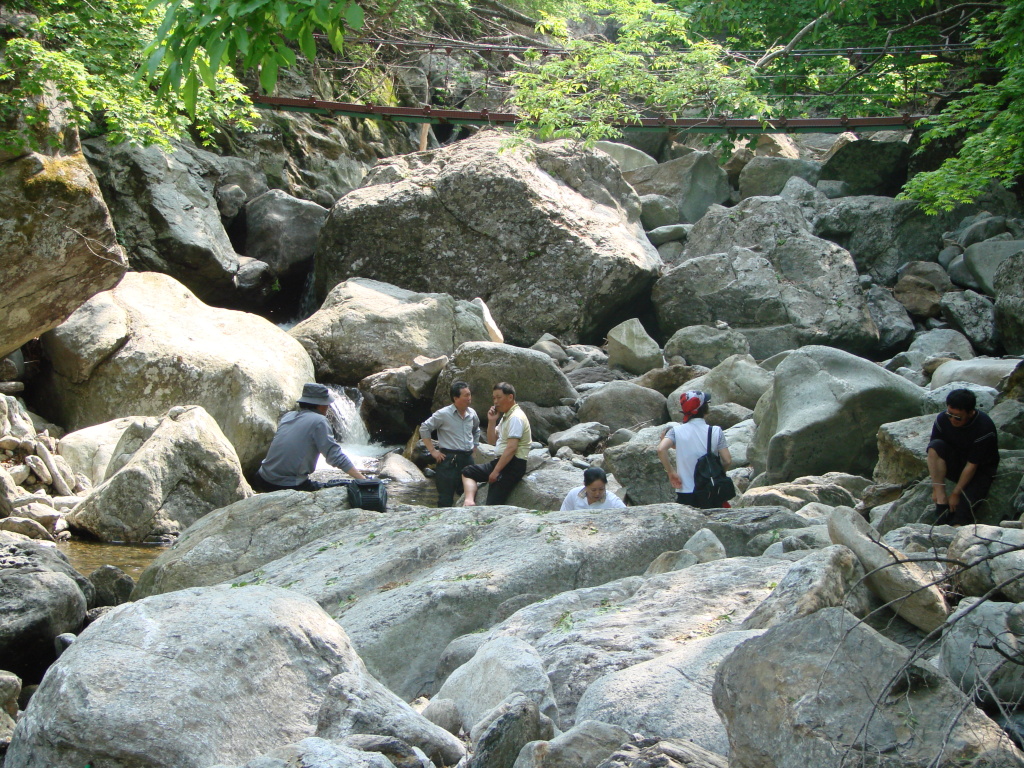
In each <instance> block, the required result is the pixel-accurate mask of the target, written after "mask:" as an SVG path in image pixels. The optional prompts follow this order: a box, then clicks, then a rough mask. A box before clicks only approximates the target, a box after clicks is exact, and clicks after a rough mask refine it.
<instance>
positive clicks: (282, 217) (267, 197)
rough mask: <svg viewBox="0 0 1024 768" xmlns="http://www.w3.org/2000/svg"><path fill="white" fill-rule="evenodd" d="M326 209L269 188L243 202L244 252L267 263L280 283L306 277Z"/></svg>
mask: <svg viewBox="0 0 1024 768" xmlns="http://www.w3.org/2000/svg"><path fill="white" fill-rule="evenodd" d="M326 218H327V209H326V208H324V207H323V206H321V205H317V204H316V203H314V202H310V201H309V200H300V199H298V198H296V197H292V196H291V195H289V194H288V193H287V192H284V191H283V190H280V189H271V190H268V191H267V192H264V193H263V194H262V195H259V196H258V197H256V198H255V199H252V200H249V201H248V202H247V203H246V204H245V255H246V256H249V257H250V258H253V259H259V260H260V261H263V262H266V263H267V264H269V265H270V269H271V270H272V271H273V273H274V275H275V276H276V277H277V278H278V279H279V280H280V281H281V282H282V283H286V284H287V283H296V282H298V283H299V287H300V288H301V284H302V283H303V282H304V281H305V279H306V273H307V272H308V271H309V269H310V267H311V266H312V259H313V254H314V253H315V252H316V241H317V238H318V237H319V235H320V229H321V227H323V225H324V220H325V219H326Z"/></svg>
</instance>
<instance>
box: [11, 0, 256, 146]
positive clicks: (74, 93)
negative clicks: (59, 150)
mask: <svg viewBox="0 0 1024 768" xmlns="http://www.w3.org/2000/svg"><path fill="white" fill-rule="evenodd" d="M5 10H6V12H7V14H6V15H5V18H6V19H8V20H9V21H8V24H7V26H5V27H4V28H3V29H2V32H3V39H2V40H0V149H2V150H3V151H5V152H17V151H21V150H23V149H25V148H27V147H32V148H35V147H38V146H39V144H40V141H42V140H45V139H46V138H49V139H50V140H53V137H52V136H49V135H48V134H47V132H46V131H45V130H40V129H41V128H42V127H43V126H45V125H46V124H47V123H48V122H49V121H50V119H51V112H52V111H53V110H54V109H64V106H62V102H63V104H64V105H69V106H70V109H69V110H68V119H69V121H70V122H71V123H72V124H73V125H76V126H78V127H79V128H83V129H86V130H87V131H91V132H95V133H105V134H107V135H108V136H109V137H110V139H111V140H113V141H124V140H129V141H134V142H137V143H142V144H147V143H154V142H156V143H162V144H165V145H166V143H167V141H168V140H169V139H171V138H175V137H181V136H185V135H187V134H188V133H189V132H190V130H195V131H196V132H197V133H198V134H199V136H200V138H202V139H208V138H209V137H210V135H211V134H212V132H213V131H214V130H215V125H217V124H225V123H234V124H238V125H241V126H243V127H245V126H247V125H248V121H249V120H250V119H251V117H252V110H251V107H250V106H249V104H248V100H247V99H246V98H245V94H244V89H243V88H242V87H241V85H240V84H239V83H238V81H237V80H236V79H235V78H234V76H233V75H232V74H231V72H230V71H223V72H221V73H219V74H218V76H217V77H216V78H213V79H211V80H210V81H209V82H204V83H203V84H202V87H201V88H197V89H196V92H195V96H194V100H193V104H192V109H191V110H189V109H186V104H185V101H184V100H183V99H182V98H181V97H180V96H179V95H177V94H171V95H168V94H164V95H158V94H157V92H156V90H155V89H154V88H152V87H151V86H150V85H148V84H147V83H145V82H143V81H140V80H139V79H138V78H137V76H136V75H137V72H138V70H139V68H140V67H141V66H142V65H143V64H144V63H145V59H144V58H143V51H144V50H145V48H146V45H147V44H148V43H149V42H150V41H151V40H152V39H153V36H154V34H155V32H156V29H157V24H158V22H159V16H158V15H156V14H155V13H154V12H153V11H151V10H150V9H148V8H147V6H146V4H145V3H144V2H139V1H137V0H89V1H88V2H85V0H28V1H25V2H16V3H15V4H13V5H10V4H9V5H6V6H5ZM40 137H44V138H42V139H41V138H40Z"/></svg>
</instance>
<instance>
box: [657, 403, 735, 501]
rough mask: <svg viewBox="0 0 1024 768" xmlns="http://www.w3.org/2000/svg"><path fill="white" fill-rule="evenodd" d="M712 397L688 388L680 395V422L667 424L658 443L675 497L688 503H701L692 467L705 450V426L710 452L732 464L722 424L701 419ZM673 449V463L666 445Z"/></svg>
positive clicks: (659, 453) (706, 445) (727, 466)
mask: <svg viewBox="0 0 1024 768" xmlns="http://www.w3.org/2000/svg"><path fill="white" fill-rule="evenodd" d="M710 399H711V398H710V397H709V396H708V395H707V393H705V392H700V391H698V390H690V391H688V392H684V393H683V394H682V395H680V396H679V405H680V406H681V407H682V409H683V423H682V424H677V425H675V426H674V427H669V429H668V430H667V431H666V432H665V435H664V436H663V437H662V438H661V442H660V443H659V444H658V458H660V459H661V464H662V466H663V467H665V472H666V473H667V474H668V479H669V482H670V483H672V487H673V488H675V489H676V501H678V502H679V503H680V504H688V505H690V506H691V507H698V508H699V507H701V506H702V505H701V503H699V502H698V501H697V500H696V499H695V497H694V493H693V491H694V482H693V471H694V469H695V468H696V466H697V461H698V460H699V459H700V457H701V456H703V455H704V454H705V453H707V452H708V430H709V429H710V430H711V440H710V442H711V452H712V453H717V454H718V457H719V458H720V459H721V460H722V466H723V468H725V469H728V468H729V465H730V464H732V455H731V454H730V453H729V449H728V447H726V442H725V433H724V432H722V428H721V427H709V426H708V424H707V422H706V421H704V416H705V415H706V414H707V412H708V402H709V400H710ZM671 448H675V449H676V463H675V466H672V462H671V459H670V458H669V455H668V452H669V449H671Z"/></svg>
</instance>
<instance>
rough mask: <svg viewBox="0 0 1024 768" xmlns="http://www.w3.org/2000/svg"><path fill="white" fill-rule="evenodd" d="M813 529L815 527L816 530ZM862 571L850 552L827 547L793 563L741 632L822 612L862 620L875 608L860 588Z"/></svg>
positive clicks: (773, 625)
mask: <svg viewBox="0 0 1024 768" xmlns="http://www.w3.org/2000/svg"><path fill="white" fill-rule="evenodd" d="M816 527H817V526H816ZM864 574H865V571H864V567H863V566H862V565H861V563H860V560H858V559H857V556H856V555H855V554H854V553H853V551H852V550H850V549H848V548H847V547H844V546H828V547H826V548H824V549H821V550H819V551H817V552H812V553H811V554H809V555H808V556H807V557H805V558H803V559H802V560H800V562H798V563H794V564H793V566H792V567H791V568H790V569H789V570H788V571H787V572H786V575H785V576H783V577H782V579H781V580H780V581H779V583H778V585H777V586H776V587H775V589H773V590H772V593H771V594H770V595H769V596H768V597H767V598H766V599H765V600H764V601H763V602H762V603H761V604H760V605H759V606H757V608H755V609H754V611H753V612H752V613H751V614H750V615H749V616H747V618H746V619H744V621H743V624H742V626H741V629H743V630H752V629H769V628H770V627H777V626H779V625H782V624H788V623H789V622H791V621H796V620H797V619H799V618H802V617H804V616H810V615H811V614H812V613H814V612H815V611H820V610H821V609H822V608H834V607H840V608H845V609H846V610H847V611H849V612H850V613H852V614H854V615H855V616H859V617H862V618H863V617H865V616H867V615H868V613H869V612H870V611H871V609H872V608H874V607H875V605H876V604H877V600H876V599H875V598H873V597H872V596H871V595H870V594H869V593H868V591H867V588H866V587H865V586H864Z"/></svg>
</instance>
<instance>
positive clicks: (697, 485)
mask: <svg viewBox="0 0 1024 768" xmlns="http://www.w3.org/2000/svg"><path fill="white" fill-rule="evenodd" d="M711 429H712V428H711V427H708V445H707V449H706V451H705V453H704V455H703V456H701V457H700V458H699V459H697V466H696V467H694V469H693V497H694V500H695V501H697V502H698V504H699V506H700V508H701V509H716V508H718V507H721V506H722V504H724V503H725V502H727V501H728V500H729V499H731V498H732V497H733V496H735V495H736V486H735V485H733V482H732V478H730V477H729V476H728V475H727V474H725V468H724V467H722V460H721V459H720V458H719V457H718V453H712V452H711Z"/></svg>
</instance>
